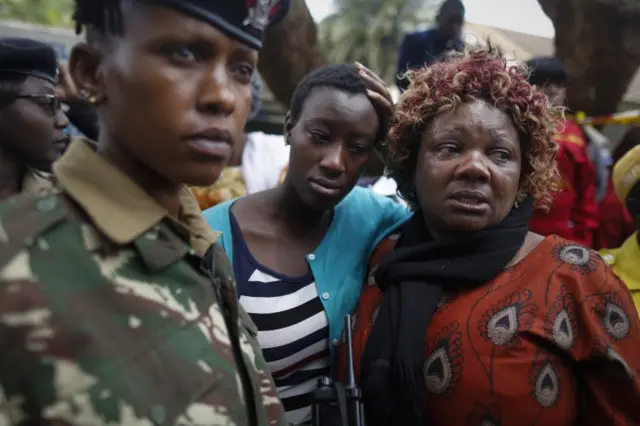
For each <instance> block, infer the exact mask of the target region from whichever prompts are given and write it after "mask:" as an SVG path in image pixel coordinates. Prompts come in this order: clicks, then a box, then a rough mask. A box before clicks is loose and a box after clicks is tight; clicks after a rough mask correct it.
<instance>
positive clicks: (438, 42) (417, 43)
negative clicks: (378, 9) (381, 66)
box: [396, 0, 464, 91]
mask: <svg viewBox="0 0 640 426" xmlns="http://www.w3.org/2000/svg"><path fill="white" fill-rule="evenodd" d="M463 24H464V5H463V4H462V1H460V0H445V2H444V3H442V6H440V10H439V11H438V15H437V16H436V27H435V28H432V29H429V30H427V31H418V32H415V33H411V34H407V35H406V36H405V37H404V39H403V40H402V44H401V45H400V50H399V52H398V73H397V75H396V85H397V86H398V88H399V89H400V90H402V91H404V90H405V89H406V88H407V87H408V86H409V81H408V80H407V79H402V78H401V77H402V75H403V74H404V73H405V72H406V71H407V70H410V69H416V68H420V67H423V66H424V65H430V64H432V63H434V62H436V61H437V60H438V59H440V58H441V57H442V55H443V54H444V53H445V52H446V51H448V50H462V49H463V48H464V42H463V41H462V39H461V38H460V33H461V31H462V25H463Z"/></svg>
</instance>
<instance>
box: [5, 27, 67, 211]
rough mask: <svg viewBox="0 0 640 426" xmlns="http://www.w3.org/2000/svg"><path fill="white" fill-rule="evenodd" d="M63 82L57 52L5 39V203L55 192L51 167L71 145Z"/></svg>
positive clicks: (30, 42) (28, 41) (42, 45)
mask: <svg viewBox="0 0 640 426" xmlns="http://www.w3.org/2000/svg"><path fill="white" fill-rule="evenodd" d="M57 76H58V63H57V59H56V54H55V51H54V49H53V48H52V47H50V46H49V45H47V44H45V43H42V42H39V41H35V40H31V39H25V38H0V199H6V198H8V197H11V196H13V195H17V194H19V193H27V194H30V195H40V194H44V193H47V192H50V191H52V190H53V189H54V188H55V184H54V182H53V180H52V179H51V178H50V175H49V172H50V171H51V165H52V164H53V162H54V161H55V160H56V159H57V158H58V157H59V156H60V155H61V154H62V152H63V151H64V150H65V148H66V147H67V145H68V143H69V136H68V135H67V134H66V133H65V128H66V127H67V126H68V125H69V120H68V119H67V117H66V115H65V114H64V112H63V111H62V108H61V103H60V100H59V99H58V98H57V97H56V91H55V90H56V83H57Z"/></svg>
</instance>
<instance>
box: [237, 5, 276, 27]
mask: <svg viewBox="0 0 640 426" xmlns="http://www.w3.org/2000/svg"><path fill="white" fill-rule="evenodd" d="M246 2H247V11H248V12H249V14H248V15H247V17H246V18H245V20H244V22H243V24H244V25H245V26H251V27H253V28H254V29H256V30H258V31H264V29H265V28H267V27H268V26H269V23H270V22H271V21H272V20H273V18H274V17H275V16H276V15H277V14H278V12H279V9H280V6H281V4H280V0H246Z"/></svg>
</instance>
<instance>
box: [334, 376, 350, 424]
mask: <svg viewBox="0 0 640 426" xmlns="http://www.w3.org/2000/svg"><path fill="white" fill-rule="evenodd" d="M335 388H336V394H337V396H338V407H339V408H340V417H341V418H342V426H349V409H348V407H347V391H346V389H345V387H344V384H343V383H339V382H337V383H335Z"/></svg>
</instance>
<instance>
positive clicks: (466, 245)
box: [361, 199, 533, 426]
mask: <svg viewBox="0 0 640 426" xmlns="http://www.w3.org/2000/svg"><path fill="white" fill-rule="evenodd" d="M532 212H533V202H532V201H531V199H527V200H525V201H524V202H522V203H520V205H519V207H517V208H516V207H514V208H513V209H512V210H511V212H510V213H509V215H508V216H507V217H506V218H505V219H504V220H503V221H502V222H501V223H500V224H499V225H497V226H495V227H492V228H487V229H484V230H482V231H479V232H475V233H472V234H469V235H466V236H463V237H459V238H455V239H450V240H446V241H434V239H433V237H432V236H431V235H430V233H429V232H428V231H427V229H426V226H425V224H424V218H423V216H422V213H421V212H416V213H415V214H414V215H413V217H412V218H411V219H410V220H409V222H407V223H406V224H405V225H404V226H403V228H402V229H401V239H400V240H399V241H398V245H397V246H396V248H395V250H394V251H393V252H392V253H390V254H388V255H387V256H385V257H384V258H383V259H382V261H381V263H380V265H379V266H378V269H377V271H376V272H375V279H376V282H377V284H378V286H379V287H380V289H381V290H382V291H383V292H384V296H383V299H382V303H381V305H380V311H379V313H378V316H377V319H376V321H375V324H374V325H373V328H372V330H371V335H370V336H369V340H368V343H367V346H366V349H365V352H364V354H363V358H362V374H361V379H362V380H361V383H362V391H363V401H364V405H365V410H366V413H367V420H368V422H369V423H368V424H370V425H371V426H391V425H402V426H424V425H428V417H427V413H426V411H425V408H424V401H425V400H424V398H425V386H426V385H425V379H424V376H423V351H424V349H425V335H426V332H427V327H428V326H429V323H430V321H431V317H432V315H433V313H434V311H435V310H436V307H437V305H438V303H439V302H440V300H441V299H442V297H443V294H444V289H446V291H447V293H450V292H457V291H460V290H464V289H467V288H473V287H475V286H478V285H481V284H483V283H485V282H487V281H490V280H492V279H493V278H495V277H496V276H497V275H498V274H499V273H500V272H501V271H502V270H503V269H504V268H505V266H506V265H507V264H508V263H509V262H510V261H511V260H513V258H514V257H515V255H516V253H517V252H518V250H519V249H520V248H521V247H522V244H523V243H524V239H525V237H526V235H527V232H528V230H529V228H528V222H529V219H530V218H531V214H532Z"/></svg>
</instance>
